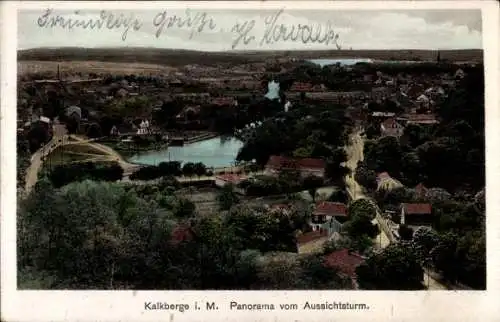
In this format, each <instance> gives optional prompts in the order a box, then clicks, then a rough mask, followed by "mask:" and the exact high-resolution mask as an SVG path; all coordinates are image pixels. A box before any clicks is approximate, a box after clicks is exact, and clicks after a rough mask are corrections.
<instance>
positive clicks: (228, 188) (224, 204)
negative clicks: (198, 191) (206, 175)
mask: <svg viewBox="0 0 500 322" xmlns="http://www.w3.org/2000/svg"><path fill="white" fill-rule="evenodd" d="M217 202H218V203H219V209H220V210H229V209H231V207H232V206H234V205H235V204H237V203H239V197H238V195H237V194H236V192H235V191H234V186H233V185H231V184H226V185H224V186H223V187H222V189H221V191H220V192H219V194H218V195H217Z"/></svg>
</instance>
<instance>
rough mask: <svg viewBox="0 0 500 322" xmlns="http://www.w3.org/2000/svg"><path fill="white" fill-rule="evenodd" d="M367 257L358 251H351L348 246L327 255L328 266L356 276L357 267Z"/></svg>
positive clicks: (326, 262)
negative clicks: (357, 252)
mask: <svg viewBox="0 0 500 322" xmlns="http://www.w3.org/2000/svg"><path fill="white" fill-rule="evenodd" d="M364 261H365V259H364V258H363V257H362V256H361V255H359V254H356V253H352V252H349V250H348V249H347V248H344V249H340V250H337V251H334V252H332V253H330V254H328V255H326V256H325V265H326V266H327V267H332V268H337V269H338V270H339V271H340V272H341V273H343V274H345V275H347V276H349V277H356V267H358V266H359V265H360V264H361V263H363V262H364Z"/></svg>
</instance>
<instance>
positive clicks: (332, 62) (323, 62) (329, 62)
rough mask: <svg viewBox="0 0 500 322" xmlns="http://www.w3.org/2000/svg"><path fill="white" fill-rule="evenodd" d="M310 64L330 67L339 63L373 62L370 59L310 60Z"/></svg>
mask: <svg viewBox="0 0 500 322" xmlns="http://www.w3.org/2000/svg"><path fill="white" fill-rule="evenodd" d="M308 62H310V63H313V64H317V65H320V66H321V67H324V66H328V65H335V64H336V63H339V64H340V65H355V64H357V63H372V62H373V60H371V59H369V58H338V59H329V58H322V59H309V60H308Z"/></svg>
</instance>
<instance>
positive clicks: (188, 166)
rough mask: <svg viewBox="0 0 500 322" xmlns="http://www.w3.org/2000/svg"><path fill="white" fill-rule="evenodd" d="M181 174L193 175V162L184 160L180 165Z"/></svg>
mask: <svg viewBox="0 0 500 322" xmlns="http://www.w3.org/2000/svg"><path fill="white" fill-rule="evenodd" d="M182 174H183V175H184V176H186V177H191V176H193V175H194V163H192V162H186V163H185V164H184V165H183V166H182Z"/></svg>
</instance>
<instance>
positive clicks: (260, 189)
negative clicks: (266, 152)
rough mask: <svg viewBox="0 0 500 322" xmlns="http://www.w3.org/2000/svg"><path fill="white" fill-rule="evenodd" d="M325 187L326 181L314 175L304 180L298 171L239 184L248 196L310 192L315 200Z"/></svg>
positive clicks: (252, 179)
mask: <svg viewBox="0 0 500 322" xmlns="http://www.w3.org/2000/svg"><path fill="white" fill-rule="evenodd" d="M323 185H324V179H323V178H321V177H317V176H314V175H311V176H307V177H304V178H302V177H301V176H300V174H299V173H298V172H297V171H293V170H290V171H289V170H283V171H280V173H279V174H278V176H267V175H260V176H257V177H254V178H250V179H247V180H245V181H243V182H241V183H239V184H238V187H240V188H242V189H245V193H246V195H247V196H269V195H279V194H291V193H295V192H300V191H304V190H308V191H309V192H310V194H311V197H312V198H313V200H314V199H315V197H316V191H317V189H318V188H320V187H321V186H323Z"/></svg>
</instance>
